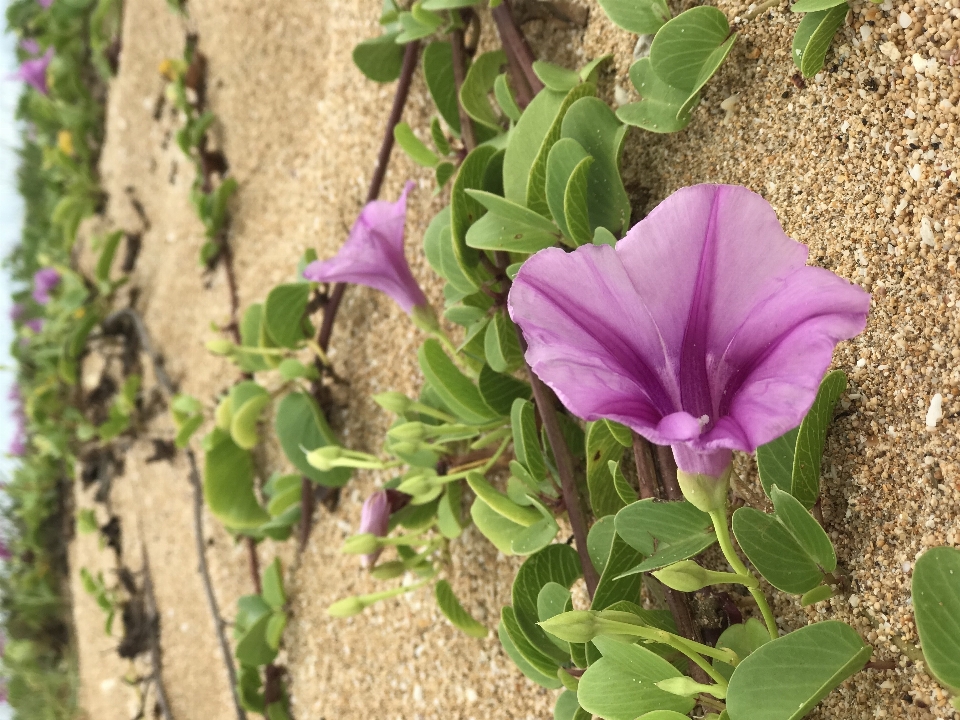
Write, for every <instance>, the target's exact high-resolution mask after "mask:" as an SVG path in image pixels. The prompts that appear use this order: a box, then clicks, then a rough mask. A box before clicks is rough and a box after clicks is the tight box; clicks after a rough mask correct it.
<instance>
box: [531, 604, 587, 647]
mask: <svg viewBox="0 0 960 720" xmlns="http://www.w3.org/2000/svg"><path fill="white" fill-rule="evenodd" d="M540 627H542V628H543V629H544V630H545V631H546V632H548V633H550V634H551V635H554V636H555V637H558V638H560V639H561V640H565V641H566V642H573V643H585V642H590V641H591V640H593V639H594V638H595V637H596V636H597V635H599V634H600V627H599V623H598V622H597V617H596V615H594V613H593V612H592V611H590V610H571V611H570V612H565V613H560V614H559V615H554V616H553V617H552V618H550V619H549V620H544V621H543V622H542V623H540Z"/></svg>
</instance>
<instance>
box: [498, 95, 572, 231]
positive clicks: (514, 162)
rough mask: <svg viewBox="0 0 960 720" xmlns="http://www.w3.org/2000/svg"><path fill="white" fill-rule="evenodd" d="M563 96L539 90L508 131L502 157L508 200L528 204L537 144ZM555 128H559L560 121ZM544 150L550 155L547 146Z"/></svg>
mask: <svg viewBox="0 0 960 720" xmlns="http://www.w3.org/2000/svg"><path fill="white" fill-rule="evenodd" d="M564 99H565V96H564V95H563V94H562V93H558V92H554V91H553V90H550V89H545V90H541V91H540V92H539V93H537V96H536V97H535V98H533V101H532V102H531V103H530V104H529V105H528V106H527V108H526V109H525V110H524V111H523V115H522V116H521V117H520V120H519V121H518V122H517V124H516V126H515V127H514V128H513V129H512V130H511V131H510V135H509V140H508V142H507V148H506V152H505V153H504V158H503V190H504V193H503V195H504V197H505V198H507V199H508V200H511V201H513V202H514V203H517V204H519V205H526V204H527V184H528V180H529V177H530V168H532V167H533V162H534V160H535V159H536V157H537V154H538V153H539V151H540V146H541V145H542V144H543V141H544V139H545V138H546V136H547V134H548V133H549V132H550V129H551V127H552V126H553V125H554V124H555V122H556V117H557V114H558V113H559V112H560V109H561V107H562V105H563V102H564ZM557 127H558V128H559V123H557ZM555 141H556V140H554V142H555ZM551 146H552V143H551ZM547 153H548V154H549V149H548V151H547ZM540 214H541V215H542V214H543V213H540Z"/></svg>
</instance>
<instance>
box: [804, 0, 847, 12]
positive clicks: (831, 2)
mask: <svg viewBox="0 0 960 720" xmlns="http://www.w3.org/2000/svg"><path fill="white" fill-rule="evenodd" d="M846 4H847V0H797V2H795V3H794V4H793V5H791V6H790V10H791V12H795V13H807V12H816V11H817V10H829V9H830V8H832V7H837V6H838V5H846Z"/></svg>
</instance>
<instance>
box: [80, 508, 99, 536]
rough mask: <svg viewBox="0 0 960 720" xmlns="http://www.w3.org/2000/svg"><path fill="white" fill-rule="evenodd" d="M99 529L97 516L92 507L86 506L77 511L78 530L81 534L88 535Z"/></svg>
mask: <svg viewBox="0 0 960 720" xmlns="http://www.w3.org/2000/svg"><path fill="white" fill-rule="evenodd" d="M98 529H99V526H98V525H97V516H96V514H95V513H94V512H93V510H91V509H90V508H84V509H83V510H80V511H79V512H77V530H78V531H79V532H80V534H81V535H88V534H90V533H92V532H96V531H97V530H98Z"/></svg>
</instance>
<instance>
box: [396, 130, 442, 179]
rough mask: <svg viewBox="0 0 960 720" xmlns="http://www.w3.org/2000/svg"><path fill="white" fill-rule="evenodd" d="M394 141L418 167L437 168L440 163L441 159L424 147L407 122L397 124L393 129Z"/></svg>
mask: <svg viewBox="0 0 960 720" xmlns="http://www.w3.org/2000/svg"><path fill="white" fill-rule="evenodd" d="M393 139H394V140H396V141H397V144H398V145H399V146H400V148H401V149H402V150H403V151H404V152H405V153H406V154H407V155H409V156H410V159H411V160H413V161H414V162H415V163H417V165H422V166H423V167H428V168H432V167H436V166H437V164H438V163H439V162H440V158H438V157H437V155H436V153H434V152H433V151H432V150H431V149H430V148H428V147H427V146H426V145H424V144H423V142H422V141H421V140H420V138H418V137H417V136H416V135H414V134H413V130H411V129H410V126H409V125H408V124H407V123H405V122H402V123H397V124H396V126H395V127H394V128H393Z"/></svg>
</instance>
